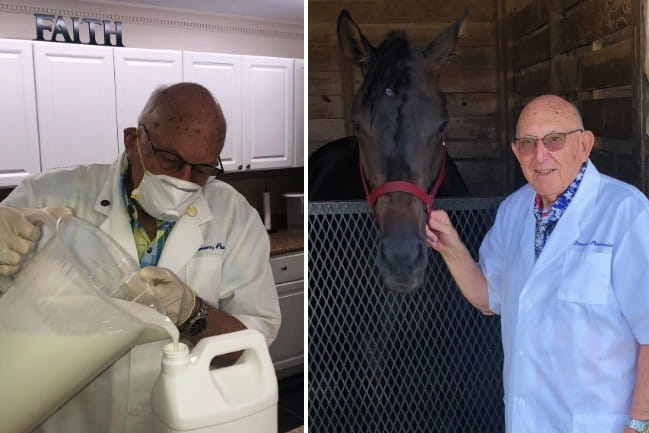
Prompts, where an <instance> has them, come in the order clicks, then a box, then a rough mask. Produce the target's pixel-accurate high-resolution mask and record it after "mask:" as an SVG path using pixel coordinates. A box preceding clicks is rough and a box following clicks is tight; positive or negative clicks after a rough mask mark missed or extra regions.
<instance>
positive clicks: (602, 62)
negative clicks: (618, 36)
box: [581, 39, 636, 90]
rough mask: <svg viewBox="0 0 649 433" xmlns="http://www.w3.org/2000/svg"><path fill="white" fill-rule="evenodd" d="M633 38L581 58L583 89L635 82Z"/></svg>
mask: <svg viewBox="0 0 649 433" xmlns="http://www.w3.org/2000/svg"><path fill="white" fill-rule="evenodd" d="M633 45H634V41H633V39H627V40H625V41H622V42H618V43H617V44H615V45H611V46H608V47H606V48H602V49H601V50H597V51H594V52H593V53H592V54H588V55H585V56H583V57H582V59H581V88H582V90H593V89H602V88H609V87H618V86H623V85H625V84H631V83H632V82H633V74H634V68H635V63H636V58H635V56H634V54H635V53H634V51H633Z"/></svg>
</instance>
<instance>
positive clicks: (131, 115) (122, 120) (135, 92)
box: [114, 48, 183, 152]
mask: <svg viewBox="0 0 649 433" xmlns="http://www.w3.org/2000/svg"><path fill="white" fill-rule="evenodd" d="M114 50H115V88H116V95H117V134H118V137H119V151H120V152H121V151H123V150H124V129H125V128H128V127H131V126H134V127H136V126H137V118H138V116H139V115H140V113H141V112H142V109H143V108H144V104H146V101H147V100H148V99H149V96H151V93H152V92H153V91H154V90H155V89H156V87H158V86H160V85H162V84H175V83H178V82H180V81H182V80H183V70H182V53H181V52H180V51H170V50H145V49H136V48H115V49H114ZM149 128H150V127H149Z"/></svg>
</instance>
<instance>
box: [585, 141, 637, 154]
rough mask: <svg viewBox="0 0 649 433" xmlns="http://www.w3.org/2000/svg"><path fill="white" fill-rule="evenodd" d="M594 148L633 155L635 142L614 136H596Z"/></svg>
mask: <svg viewBox="0 0 649 433" xmlns="http://www.w3.org/2000/svg"><path fill="white" fill-rule="evenodd" d="M593 149H597V150H599V151H606V152H610V153H616V154H617V153H619V154H622V155H631V153H632V149H633V144H632V143H631V141H630V140H615V139H613V138H604V137H595V144H594V145H593Z"/></svg>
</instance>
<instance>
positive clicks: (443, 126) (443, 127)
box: [439, 121, 448, 134]
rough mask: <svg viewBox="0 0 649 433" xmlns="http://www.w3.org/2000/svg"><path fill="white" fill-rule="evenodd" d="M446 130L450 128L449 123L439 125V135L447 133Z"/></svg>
mask: <svg viewBox="0 0 649 433" xmlns="http://www.w3.org/2000/svg"><path fill="white" fill-rule="evenodd" d="M446 128H448V121H446V122H443V123H442V124H441V125H439V133H440V134H442V133H443V132H444V131H446Z"/></svg>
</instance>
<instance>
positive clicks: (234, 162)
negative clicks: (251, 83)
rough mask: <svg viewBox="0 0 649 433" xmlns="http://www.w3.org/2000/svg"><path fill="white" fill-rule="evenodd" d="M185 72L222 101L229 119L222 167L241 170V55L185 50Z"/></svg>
mask: <svg viewBox="0 0 649 433" xmlns="http://www.w3.org/2000/svg"><path fill="white" fill-rule="evenodd" d="M183 76H184V77H185V81H192V82H194V83H198V84H201V85H203V86H205V87H206V88H207V89H208V90H209V91H210V92H212V95H214V97H215V98H216V100H217V101H218V102H219V105H221V110H222V111H223V115H224V116H225V121H226V123H227V132H226V136H225V146H223V150H222V151H221V160H222V161H223V168H224V169H225V171H227V172H231V171H239V170H242V169H243V149H242V140H241V134H242V130H241V125H242V122H241V117H242V116H243V104H242V100H243V84H242V82H243V80H242V79H241V56H235V55H229V54H213V53H196V52H190V51H184V52H183Z"/></svg>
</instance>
